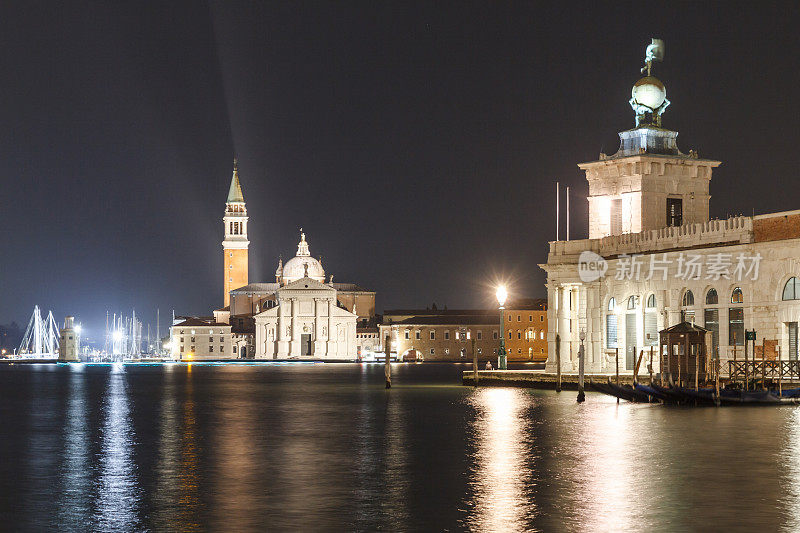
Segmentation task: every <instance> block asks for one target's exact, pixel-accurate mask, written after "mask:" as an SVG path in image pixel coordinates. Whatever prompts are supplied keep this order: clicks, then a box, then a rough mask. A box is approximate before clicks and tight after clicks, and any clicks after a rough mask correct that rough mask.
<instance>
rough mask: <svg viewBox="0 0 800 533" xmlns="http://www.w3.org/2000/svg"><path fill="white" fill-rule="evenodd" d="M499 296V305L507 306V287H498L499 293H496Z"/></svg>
mask: <svg viewBox="0 0 800 533" xmlns="http://www.w3.org/2000/svg"><path fill="white" fill-rule="evenodd" d="M495 296H497V303H499V304H500V307H503V306H504V305H505V304H506V298H508V291H507V290H506V286H505V285H500V286H499V287H497V292H496V293H495Z"/></svg>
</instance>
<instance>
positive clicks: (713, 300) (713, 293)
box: [706, 289, 719, 305]
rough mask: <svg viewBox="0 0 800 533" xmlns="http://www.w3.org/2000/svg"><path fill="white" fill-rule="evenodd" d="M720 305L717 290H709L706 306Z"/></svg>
mask: <svg viewBox="0 0 800 533" xmlns="http://www.w3.org/2000/svg"><path fill="white" fill-rule="evenodd" d="M718 303H719V296H718V295H717V289H708V292H707V293H706V305H716V304H718Z"/></svg>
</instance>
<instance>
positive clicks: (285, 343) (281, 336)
mask: <svg viewBox="0 0 800 533" xmlns="http://www.w3.org/2000/svg"><path fill="white" fill-rule="evenodd" d="M288 304H289V303H288V302H287V301H286V300H279V301H278V331H277V339H278V350H277V351H276V353H275V358H276V359H278V358H280V359H283V358H286V357H288V356H289V337H288V335H286V328H287V326H288V324H287V323H286V307H287V305H288Z"/></svg>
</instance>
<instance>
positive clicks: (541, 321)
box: [503, 298, 547, 363]
mask: <svg viewBox="0 0 800 533" xmlns="http://www.w3.org/2000/svg"><path fill="white" fill-rule="evenodd" d="M503 321H504V322H503V324H504V326H503V330H504V331H503V334H504V335H505V337H506V353H507V357H508V360H509V361H512V362H513V361H519V362H522V361H525V362H535V363H544V362H545V361H547V299H545V298H518V299H516V300H512V301H510V302H507V303H506V309H504V310H503Z"/></svg>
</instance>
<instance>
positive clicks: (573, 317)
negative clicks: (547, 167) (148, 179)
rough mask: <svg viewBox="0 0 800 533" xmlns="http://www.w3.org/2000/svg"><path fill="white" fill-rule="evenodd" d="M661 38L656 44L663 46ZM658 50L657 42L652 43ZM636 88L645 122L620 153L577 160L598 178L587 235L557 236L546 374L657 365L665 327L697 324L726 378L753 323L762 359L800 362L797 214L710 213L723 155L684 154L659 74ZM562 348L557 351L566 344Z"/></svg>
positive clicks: (551, 261) (550, 268)
mask: <svg viewBox="0 0 800 533" xmlns="http://www.w3.org/2000/svg"><path fill="white" fill-rule="evenodd" d="M654 45H655V42H654ZM651 46H653V45H651ZM651 66H652V65H651V61H648V64H647V66H646V69H647V71H648V72H647V74H648V75H647V76H646V77H644V78H642V79H640V80H639V81H638V82H637V83H636V84H635V85H634V88H633V91H632V98H631V101H630V103H631V106H632V107H633V109H634V111H635V113H636V127H635V128H634V129H632V130H628V131H624V132H622V133H620V134H619V136H620V148H619V150H618V152H617V153H616V154H614V155H611V156H607V155H605V154H600V158H599V160H597V161H592V162H588V163H583V164H580V165H578V166H579V167H580V168H581V169H582V170H584V171H585V172H586V179H587V181H588V183H589V198H588V201H589V237H588V238H587V239H579V240H570V241H554V242H551V243H550V249H549V254H548V257H547V263H546V264H543V265H541V267H542V268H543V269H544V270H545V271H546V273H547V292H548V319H549V328H548V348H549V349H548V352H549V356H548V360H547V365H546V366H547V370H548V371H551V372H552V371H555V370H556V369H557V367H558V365H559V363H560V366H561V370H562V371H565V372H571V371H576V370H577V369H578V351H579V347H580V345H581V344H584V346H585V353H586V369H587V371H588V372H595V373H607V372H614V370H615V368H616V365H617V358H618V357H619V368H620V371H621V372H628V373H630V372H632V371H633V370H634V367H635V366H636V362H637V359H639V358H642V357H643V354H644V361H645V363H643V364H642V365H641V368H642V369H644V368H646V365H647V364H649V361H650V358H649V354H650V351H651V350H653V351H654V352H655V356H654V359H653V371H654V372H658V371H659V368H658V362H659V356H658V350H659V346H658V344H659V340H658V332H659V331H660V330H662V329H666V328H668V327H670V326H673V325H675V324H677V323H679V322H683V321H686V322H692V323H695V324H697V325H699V326H703V327H705V328H706V329H708V330H710V331H711V332H712V339H713V340H712V343H713V346H712V352H713V357H717V358H719V359H720V367H721V371H722V373H723V374H726V373H727V372H728V368H729V366H728V361H730V360H733V359H735V358H736V357H737V354H738V357H739V358H740V359H741V358H742V356H743V350H744V344H745V330H753V329H755V330H756V335H757V342H756V346H755V355H756V357H763V358H767V359H776V358H778V357H782V358H783V359H784V360H787V359H789V360H796V359H797V358H798V322H800V281H799V280H800V211H791V212H785V213H772V214H766V215H758V216H752V217H748V216H738V217H732V218H728V219H726V220H711V219H710V218H709V201H710V194H709V192H710V189H709V185H710V181H711V176H712V172H713V170H714V169H715V168H717V167H718V166H719V165H720V162H719V161H715V160H712V159H704V158H701V157H699V155H698V154H697V152H696V151H690V152H689V153H688V154H684V153H682V152H681V151H680V150H678V147H677V144H676V138H677V135H678V134H677V132H674V131H670V130H667V129H664V128H662V126H661V114H662V113H663V111H664V110H665V109H666V107H667V105H668V104H669V101H668V100H667V99H666V88H665V87H664V85H663V83H662V82H661V81H660V80H658V79H657V78H655V77H652V76H650V68H651ZM557 347H558V348H559V349H560V351H559V352H557Z"/></svg>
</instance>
